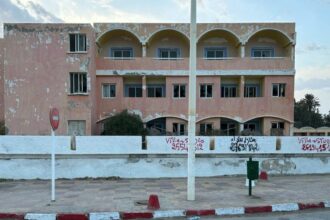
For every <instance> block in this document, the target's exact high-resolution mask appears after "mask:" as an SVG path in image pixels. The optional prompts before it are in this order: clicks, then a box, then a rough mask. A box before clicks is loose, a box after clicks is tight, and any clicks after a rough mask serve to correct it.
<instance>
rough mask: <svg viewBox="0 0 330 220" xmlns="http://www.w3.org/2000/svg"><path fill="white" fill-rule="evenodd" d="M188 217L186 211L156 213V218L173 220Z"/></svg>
mask: <svg viewBox="0 0 330 220" xmlns="http://www.w3.org/2000/svg"><path fill="white" fill-rule="evenodd" d="M184 216H186V214H185V211H184V210H171V211H154V218H172V217H184Z"/></svg>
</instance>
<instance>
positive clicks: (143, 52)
mask: <svg viewBox="0 0 330 220" xmlns="http://www.w3.org/2000/svg"><path fill="white" fill-rule="evenodd" d="M146 56H147V44H146V43H143V44H142V57H146Z"/></svg>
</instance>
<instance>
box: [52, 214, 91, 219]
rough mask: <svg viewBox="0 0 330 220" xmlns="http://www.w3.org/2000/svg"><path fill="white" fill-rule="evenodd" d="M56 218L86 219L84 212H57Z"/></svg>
mask: <svg viewBox="0 0 330 220" xmlns="http://www.w3.org/2000/svg"><path fill="white" fill-rule="evenodd" d="M57 220H88V217H87V215H86V214H58V215H57Z"/></svg>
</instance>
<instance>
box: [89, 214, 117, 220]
mask: <svg viewBox="0 0 330 220" xmlns="http://www.w3.org/2000/svg"><path fill="white" fill-rule="evenodd" d="M119 219H120V214H119V212H92V213H89V220H119Z"/></svg>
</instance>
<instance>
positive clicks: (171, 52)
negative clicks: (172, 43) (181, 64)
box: [158, 48, 180, 59]
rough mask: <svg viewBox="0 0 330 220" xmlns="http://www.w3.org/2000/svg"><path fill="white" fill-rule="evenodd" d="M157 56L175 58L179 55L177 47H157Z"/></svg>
mask: <svg viewBox="0 0 330 220" xmlns="http://www.w3.org/2000/svg"><path fill="white" fill-rule="evenodd" d="M158 57H159V58H162V59H175V58H179V57H180V49H179V48H158Z"/></svg>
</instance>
